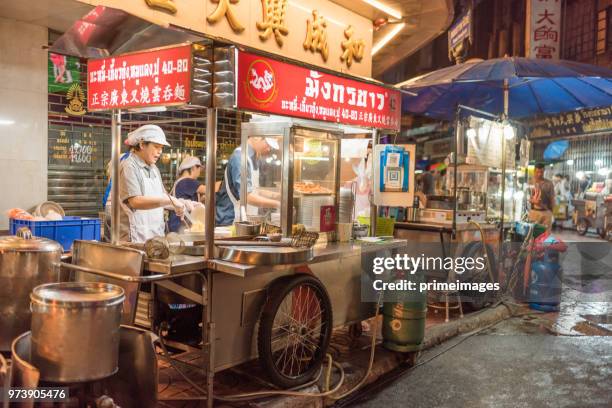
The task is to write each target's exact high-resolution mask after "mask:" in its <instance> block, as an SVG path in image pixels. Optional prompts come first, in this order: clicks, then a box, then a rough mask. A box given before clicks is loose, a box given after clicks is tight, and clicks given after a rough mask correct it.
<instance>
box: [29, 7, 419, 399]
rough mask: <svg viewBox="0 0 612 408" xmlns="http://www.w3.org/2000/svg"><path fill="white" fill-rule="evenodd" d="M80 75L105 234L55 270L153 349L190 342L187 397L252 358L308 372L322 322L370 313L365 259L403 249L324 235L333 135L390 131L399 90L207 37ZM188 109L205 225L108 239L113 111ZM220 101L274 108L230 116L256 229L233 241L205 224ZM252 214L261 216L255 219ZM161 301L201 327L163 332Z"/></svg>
mask: <svg viewBox="0 0 612 408" xmlns="http://www.w3.org/2000/svg"><path fill="white" fill-rule="evenodd" d="M98 13H99V14H103V11H98ZM221 79H223V80H221ZM88 82H89V83H88V85H89V89H88V98H89V108H90V109H92V110H94V109H95V110H101V111H102V110H112V112H113V113H112V135H113V139H112V142H113V160H112V178H113V180H114V182H113V184H112V188H113V190H112V193H111V197H112V204H111V205H112V218H111V243H99V242H94V241H75V243H74V245H73V251H72V257H71V260H70V262H67V260H65V261H63V262H60V263H58V265H59V272H60V276H61V277H62V279H64V280H70V281H77V282H92V281H97V282H105V283H108V284H113V285H117V286H119V287H120V288H121V289H122V290H123V292H121V293H123V294H124V296H125V300H123V307H122V309H121V321H122V323H123V324H127V325H139V326H143V327H145V328H147V329H150V330H152V331H154V332H155V333H156V334H157V335H159V337H160V341H161V344H162V346H163V347H164V350H165V348H166V346H172V347H174V348H175V349H183V350H194V349H195V350H199V352H200V353H201V358H202V359H201V361H202V363H201V364H202V366H203V368H204V370H205V372H206V389H205V390H203V389H201V388H198V389H199V390H201V391H206V395H200V396H199V397H198V398H200V399H202V400H207V403H208V405H209V406H212V401H213V395H214V393H213V380H214V374H215V373H216V372H219V371H221V370H224V369H226V368H229V367H233V366H235V365H238V364H240V363H243V362H246V361H249V360H252V359H254V358H259V361H260V362H261V364H262V366H263V367H264V369H265V371H266V373H267V374H268V376H269V378H270V380H271V381H272V382H273V383H275V384H276V385H278V386H281V387H294V386H297V385H301V384H304V383H305V382H307V381H309V380H310V379H312V377H313V376H314V375H315V374H316V373H318V372H319V370H320V367H321V364H322V362H323V359H324V357H325V355H326V351H327V346H328V344H329V340H330V337H331V333H332V329H333V328H334V327H338V326H342V325H347V324H360V322H361V321H362V320H364V319H366V318H369V317H371V316H373V315H374V314H375V310H376V308H375V304H374V303H372V302H369V303H368V302H362V301H361V300H362V299H361V281H360V277H361V275H362V274H364V273H370V272H371V265H372V259H373V258H374V257H381V256H393V254H395V253H397V252H398V251H401V250H402V248H405V245H406V242H405V241H404V240H401V239H400V240H398V239H386V240H379V239H371V240H368V241H358V240H351V234H350V230H349V235H348V237H347V239H346V240H345V239H343V240H342V241H343V242H338V241H337V235H336V229H337V224H338V221H339V220H340V219H341V217H342V219H343V221H344V222H343V223H344V224H348V225H350V226H351V227H352V222H353V216H352V210H351V208H352V207H345V205H346V204H343V201H342V197H341V181H346V180H344V179H343V177H342V176H341V159H342V156H341V154H340V152H341V146H342V143H343V140H345V139H346V138H354V137H356V136H355V134H358V135H359V136H358V137H360V138H362V139H365V140H371V141H372V143H373V144H374V145H375V144H376V140H377V139H376V133H377V131H378V130H386V131H388V132H396V131H398V129H399V116H400V102H401V101H400V95H399V92H398V91H396V90H394V89H392V88H390V87H386V86H383V85H381V84H378V83H374V82H367V81H364V80H358V79H356V78H351V77H349V76H346V75H335V74H331V73H329V72H327V71H324V70H318V69H316V68H314V67H311V66H300V65H297V64H295V63H292V62H289V61H285V60H283V61H281V60H279V59H274V58H270V57H268V56H263V55H260V54H256V53H254V52H246V51H244V50H242V49H237V48H235V47H232V46H227V45H225V44H221V45H219V46H217V45H216V44H215V43H212V42H210V41H208V40H206V41H204V40H203V41H200V42H198V43H182V44H180V45H178V46H172V45H168V46H164V47H161V48H156V49H151V50H145V51H138V52H136V53H131V54H125V55H116V56H113V57H107V58H102V59H92V60H90V61H89V64H88ZM213 84H214V86H212V85H213ZM145 87H147V92H146V95H143V92H144V91H143V89H144V88H145ZM211 106H214V107H211ZM194 107H204V108H206V109H207V112H206V128H207V131H206V157H205V159H206V162H205V166H206V188H207V191H206V198H205V200H206V202H205V220H204V221H205V222H204V232H194V231H191V232H185V233H182V234H178V235H175V236H172V237H171V236H168V237H155V238H153V239H151V240H148V241H147V242H145V243H144V245H134V244H130V243H124V242H120V241H119V238H118V237H119V228H118V223H117V220H118V210H119V190H118V185H119V183H118V182H117V180H119V176H120V174H119V154H120V144H121V125H122V118H121V111H122V109H140V110H143V109H150V110H154V109H176V110H177V112H180V110H181V109H193V108H194ZM220 107H225V108H228V109H235V110H238V111H243V112H258V113H265V114H275V115H281V116H282V117H281V116H275V117H274V116H268V117H261V118H259V119H258V120H255V118H254V119H253V121H252V122H250V123H247V122H243V123H242V124H241V126H242V146H241V148H242V149H243V152H244V153H243V156H242V160H241V166H242V169H243V175H242V177H243V183H242V185H243V187H244V189H243V191H242V192H241V194H240V198H239V206H240V210H239V212H238V215H239V217H242V215H243V214H244V217H243V219H242V222H243V223H246V222H249V226H251V227H257V228H254V229H253V230H251V233H248V234H246V235H242V236H232V237H229V236H228V231H231V230H232V229H235V230H234V234H233V235H235V233H236V232H238V231H239V227H240V226H239V223H236V224H234V226H233V227H230V228H224V229H219V228H215V190H214V188H215V182H216V173H217V169H218V167H217V162H216V147H217V130H218V126H217V123H216V117H217V109H218V108H220ZM162 125H163V124H162ZM347 126H350V127H351V128H350V129H349V128H348V127H347ZM251 137H260V138H262V137H263V138H276V139H277V141H278V145H279V149H278V151H277V152H275V154H276V157H275V158H274V161H273V163H272V162H269V163H267V164H268V165H273V166H275V167H277V168H276V169H270V170H269V172H268V173H266V174H265V175H263V174H260V177H259V180H258V181H259V183H257V184H258V186H257V187H258V188H260V189H268V190H271V191H274V192H277V193H278V194H279V196H280V197H281V198H280V204H281V205H280V208H279V209H278V210H277V211H273V212H270V211H266V210H265V209H260V210H253V209H251V208H249V205H248V195H249V194H251V191H250V190H249V189H247V188H246V186H247V185H248V182H247V180H246V178H245V177H247V176H246V175H247V173H248V172H249V160H248V159H247V156H246V153H247V151H248V147H247V144H248V141H249V138H251ZM374 147H375V146H374ZM251 171H252V169H251ZM251 176H253V174H251ZM264 176H265V177H264ZM407 176H408V174H406V177H407ZM346 177H347V178H350V176H346ZM349 204H351V203H350V202H349ZM373 213H376V211H375V210H374V211H373ZM347 215H348V218H347ZM256 217H260V218H259V219H260V220H264V221H265V222H264V223H261V221H259V222H257V223H255V222H254V220H255V219H256ZM262 228H266V229H268V228H271V229H279V230H280V231H281V235H282V237H281V240H280V241H278V242H271V241H269V240H267V241H266V242H261V241H259V240H256V239H255V238H257V237H261V236H262V235H261V231H262ZM343 236H344V235H343ZM266 238H267V237H266ZM117 293H119V289H117ZM170 303H172V304H178V305H188V306H191V305H197V307H199V308H200V309H199V310H201V315H202V318H201V333H200V336H195V338H192V339H190V340H191V341H185V342H181V341H179V340H176V339H170V338H166V336H167V333H168V332H169V331H170V330H172V324H173V323H172V321H170V320H168V319H164V318H163V316H161V315H160V313H159V309H160V307H161V306H162V304H170ZM193 340H195V342H194V341H193ZM23 341H28V340H27V338H26V340H23ZM198 342H199V343H200V344H198ZM119 401H121V399H120V398H119Z"/></svg>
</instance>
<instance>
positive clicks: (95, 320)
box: [30, 282, 125, 383]
mask: <svg viewBox="0 0 612 408" xmlns="http://www.w3.org/2000/svg"><path fill="white" fill-rule="evenodd" d="M30 297H31V300H32V304H31V308H32V364H34V365H35V366H36V367H38V369H39V370H40V377H41V379H43V380H45V381H52V382H64V383H66V382H82V381H93V380H99V379H102V378H106V377H108V376H111V375H113V374H114V373H115V372H117V369H118V361H119V337H120V336H119V329H120V324H121V310H122V308H123V301H124V300H125V295H124V293H123V289H122V288H121V287H120V286H117V285H111V284H109V283H101V282H62V283H48V284H45V285H40V286H37V287H36V288H34V290H33V291H32V295H31V296H30Z"/></svg>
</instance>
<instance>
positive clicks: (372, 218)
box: [370, 129, 378, 237]
mask: <svg viewBox="0 0 612 408" xmlns="http://www.w3.org/2000/svg"><path fill="white" fill-rule="evenodd" d="M377 137H378V130H376V129H374V130H373V131H372V157H371V160H370V161H371V163H370V165H371V166H372V171H374V160H376V157H375V153H374V151H375V149H376V142H377ZM377 176H378V175H376V174H372V180H371V185H372V192H371V193H370V236H371V237H375V236H376V219H377V218H376V217H378V207H376V204H374V187H375V185H376V183H375V182H374V177H377Z"/></svg>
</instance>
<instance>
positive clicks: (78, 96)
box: [64, 84, 87, 116]
mask: <svg viewBox="0 0 612 408" xmlns="http://www.w3.org/2000/svg"><path fill="white" fill-rule="evenodd" d="M66 98H68V105H67V106H66V107H65V108H64V110H65V111H66V113H68V114H69V115H73V116H83V115H84V114H85V113H87V111H86V110H85V105H84V104H83V103H84V102H85V92H83V89H82V88H81V85H80V84H73V85H72V86H71V87H70V88H69V89H68V92H67V93H66Z"/></svg>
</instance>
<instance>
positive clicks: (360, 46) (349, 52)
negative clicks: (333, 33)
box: [340, 25, 365, 68]
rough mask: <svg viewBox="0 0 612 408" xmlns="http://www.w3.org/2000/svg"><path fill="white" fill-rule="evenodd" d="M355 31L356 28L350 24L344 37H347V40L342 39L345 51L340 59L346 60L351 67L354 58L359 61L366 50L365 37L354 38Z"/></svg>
mask: <svg viewBox="0 0 612 408" xmlns="http://www.w3.org/2000/svg"><path fill="white" fill-rule="evenodd" d="M354 33H355V29H354V28H353V26H350V25H349V26H348V27H347V28H346V30H344V37H346V41H342V44H341V45H342V50H343V51H344V52H343V53H342V55H341V56H340V60H341V61H342V62H346V66H347V67H349V68H350V67H351V65H352V64H353V59H355V61H357V62H359V61H361V59H362V58H363V53H364V51H365V41H364V40H363V39H359V40H354V39H353V34H354Z"/></svg>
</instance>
